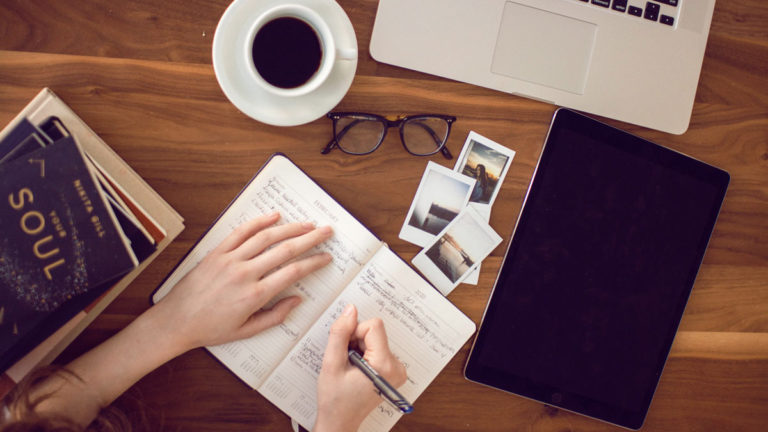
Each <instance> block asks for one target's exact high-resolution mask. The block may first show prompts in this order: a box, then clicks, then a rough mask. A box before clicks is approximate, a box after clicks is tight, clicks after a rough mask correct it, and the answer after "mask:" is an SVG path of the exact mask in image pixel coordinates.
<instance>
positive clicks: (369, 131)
mask: <svg viewBox="0 0 768 432" xmlns="http://www.w3.org/2000/svg"><path fill="white" fill-rule="evenodd" d="M386 129H387V126H386V125H385V124H384V123H382V122H381V121H379V120H376V119H369V118H363V117H356V116H355V117H340V118H339V119H338V120H337V122H336V143H337V144H338V145H339V147H341V149H342V150H344V151H345V152H348V153H353V154H365V153H369V152H371V151H373V150H374V149H375V148H376V146H378V145H379V142H380V141H381V138H382V136H384V131H385V130H386Z"/></svg>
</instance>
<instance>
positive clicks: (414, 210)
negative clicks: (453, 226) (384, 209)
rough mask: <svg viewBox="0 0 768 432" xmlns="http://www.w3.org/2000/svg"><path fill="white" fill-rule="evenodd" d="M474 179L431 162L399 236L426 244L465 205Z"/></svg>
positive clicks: (420, 244) (412, 241)
mask: <svg viewBox="0 0 768 432" xmlns="http://www.w3.org/2000/svg"><path fill="white" fill-rule="evenodd" d="M474 182H475V181H474V180H473V179H470V178H467V177H466V176H463V175H459V174H458V173H456V172H454V171H452V170H450V169H448V168H445V167H443V166H441V165H438V164H436V163H434V162H430V163H429V164H428V165H427V169H426V171H425V172H424V176H423V177H422V179H421V183H420V184H419V189H418V190H417V191H416V197H415V198H414V200H413V203H412V204H411V208H410V210H409V212H408V215H407V216H406V218H405V224H404V225H403V228H402V229H401V231H400V238H402V239H404V240H407V241H409V242H411V243H414V244H416V245H419V246H424V245H426V244H427V243H429V242H430V241H431V240H432V239H433V238H434V236H435V235H437V234H438V233H439V232H440V231H442V230H443V228H445V227H446V226H447V225H448V224H449V223H450V222H451V221H452V220H453V219H454V218H455V217H456V215H458V214H459V212H460V211H461V210H462V209H463V208H464V207H465V206H466V205H467V202H468V201H469V195H470V193H471V192H472V187H473V185H474Z"/></svg>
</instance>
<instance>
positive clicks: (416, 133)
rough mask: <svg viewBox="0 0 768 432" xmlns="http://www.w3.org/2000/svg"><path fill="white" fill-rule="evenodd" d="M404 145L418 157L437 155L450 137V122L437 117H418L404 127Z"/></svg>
mask: <svg viewBox="0 0 768 432" xmlns="http://www.w3.org/2000/svg"><path fill="white" fill-rule="evenodd" d="M402 131H403V143H404V144H405V146H406V147H407V148H408V151H410V152H411V153H414V154H417V155H427V154H432V153H435V152H436V151H437V150H438V149H439V148H440V146H441V145H443V143H444V142H445V139H446V138H447V137H448V122H446V121H445V120H443V119H441V118H437V117H416V118H413V119H409V120H408V121H407V122H405V123H404V124H403V126H402Z"/></svg>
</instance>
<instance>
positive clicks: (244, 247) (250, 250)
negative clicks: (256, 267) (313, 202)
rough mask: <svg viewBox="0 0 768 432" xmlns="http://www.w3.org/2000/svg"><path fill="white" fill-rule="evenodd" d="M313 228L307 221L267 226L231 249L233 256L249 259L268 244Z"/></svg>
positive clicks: (262, 250)
mask: <svg viewBox="0 0 768 432" xmlns="http://www.w3.org/2000/svg"><path fill="white" fill-rule="evenodd" d="M314 229H315V225H314V224H312V223H309V222H304V223H298V222H297V223H289V224H283V225H278V226H273V227H268V228H266V229H263V230H261V231H259V232H254V233H253V234H252V235H251V237H250V238H248V239H246V240H245V241H244V242H243V243H242V244H241V245H239V246H238V247H236V248H235V249H234V250H232V254H233V255H234V257H235V258H237V259H240V260H244V261H245V260H249V259H251V258H253V257H255V256H257V255H259V254H260V253H262V252H264V251H265V250H267V249H268V248H269V247H270V246H272V245H274V244H277V243H279V242H281V241H283V240H287V239H290V238H294V237H298V236H301V235H303V234H306V233H308V232H311V231H312V230H314Z"/></svg>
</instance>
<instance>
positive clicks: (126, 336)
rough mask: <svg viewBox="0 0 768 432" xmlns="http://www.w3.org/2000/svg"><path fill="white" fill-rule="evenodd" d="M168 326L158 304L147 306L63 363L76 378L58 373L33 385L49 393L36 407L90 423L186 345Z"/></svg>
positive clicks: (39, 391) (85, 423) (37, 390)
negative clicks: (119, 328) (100, 341)
mask: <svg viewBox="0 0 768 432" xmlns="http://www.w3.org/2000/svg"><path fill="white" fill-rule="evenodd" d="M167 325H168V324H167V323H166V322H165V321H164V320H163V311H162V310H161V309H158V307H157V306H155V307H152V308H150V309H149V310H147V311H146V312H145V313H144V314H142V315H141V316H139V317H138V318H137V319H136V320H134V321H133V322H132V323H131V324H129V325H128V326H127V327H126V328H125V329H123V330H122V331H120V332H119V333H118V334H116V335H115V336H113V337H112V338H110V339H109V340H107V341H106V342H104V343H103V344H101V345H99V346H97V347H95V348H94V349H92V350H91V351H89V352H87V353H86V354H84V355H82V356H80V357H79V358H77V359H76V360H74V361H73V362H71V363H70V364H69V365H67V369H68V370H70V371H71V372H73V373H74V374H75V375H76V377H71V376H67V375H66V374H57V375H54V376H52V377H51V378H50V379H48V380H47V381H46V382H44V383H43V384H42V385H41V386H40V387H38V388H37V389H35V390H34V391H35V395H38V394H39V395H44V394H47V393H51V392H53V394H52V395H51V397H50V398H48V399H46V401H45V402H44V403H42V404H41V405H40V407H39V408H38V411H40V412H41V413H50V414H58V415H66V416H67V417H69V418H71V419H72V420H74V421H76V422H77V423H79V424H82V425H87V424H89V423H90V422H91V421H92V420H93V419H94V418H95V417H96V416H97V415H98V413H99V411H100V410H101V409H102V408H104V407H106V406H107V405H109V404H110V403H112V401H114V400H115V399H116V398H117V397H119V396H120V395H121V394H122V393H123V392H125V391H126V390H127V389H128V388H130V387H131V386H132V385H133V384H134V383H136V382H137V381H138V380H140V379H141V378H142V377H143V376H144V375H146V374H147V373H149V372H151V371H152V370H154V369H155V368H157V367H159V366H160V365H162V364H164V363H165V362H167V361H169V360H171V359H172V358H174V357H176V356H178V355H180V354H182V353H183V352H185V351H186V350H187V349H188V347H186V346H184V345H182V343H181V341H179V340H174V337H173V336H172V335H173V332H172V331H170V329H168V328H165V327H167ZM78 378H79V379H78Z"/></svg>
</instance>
